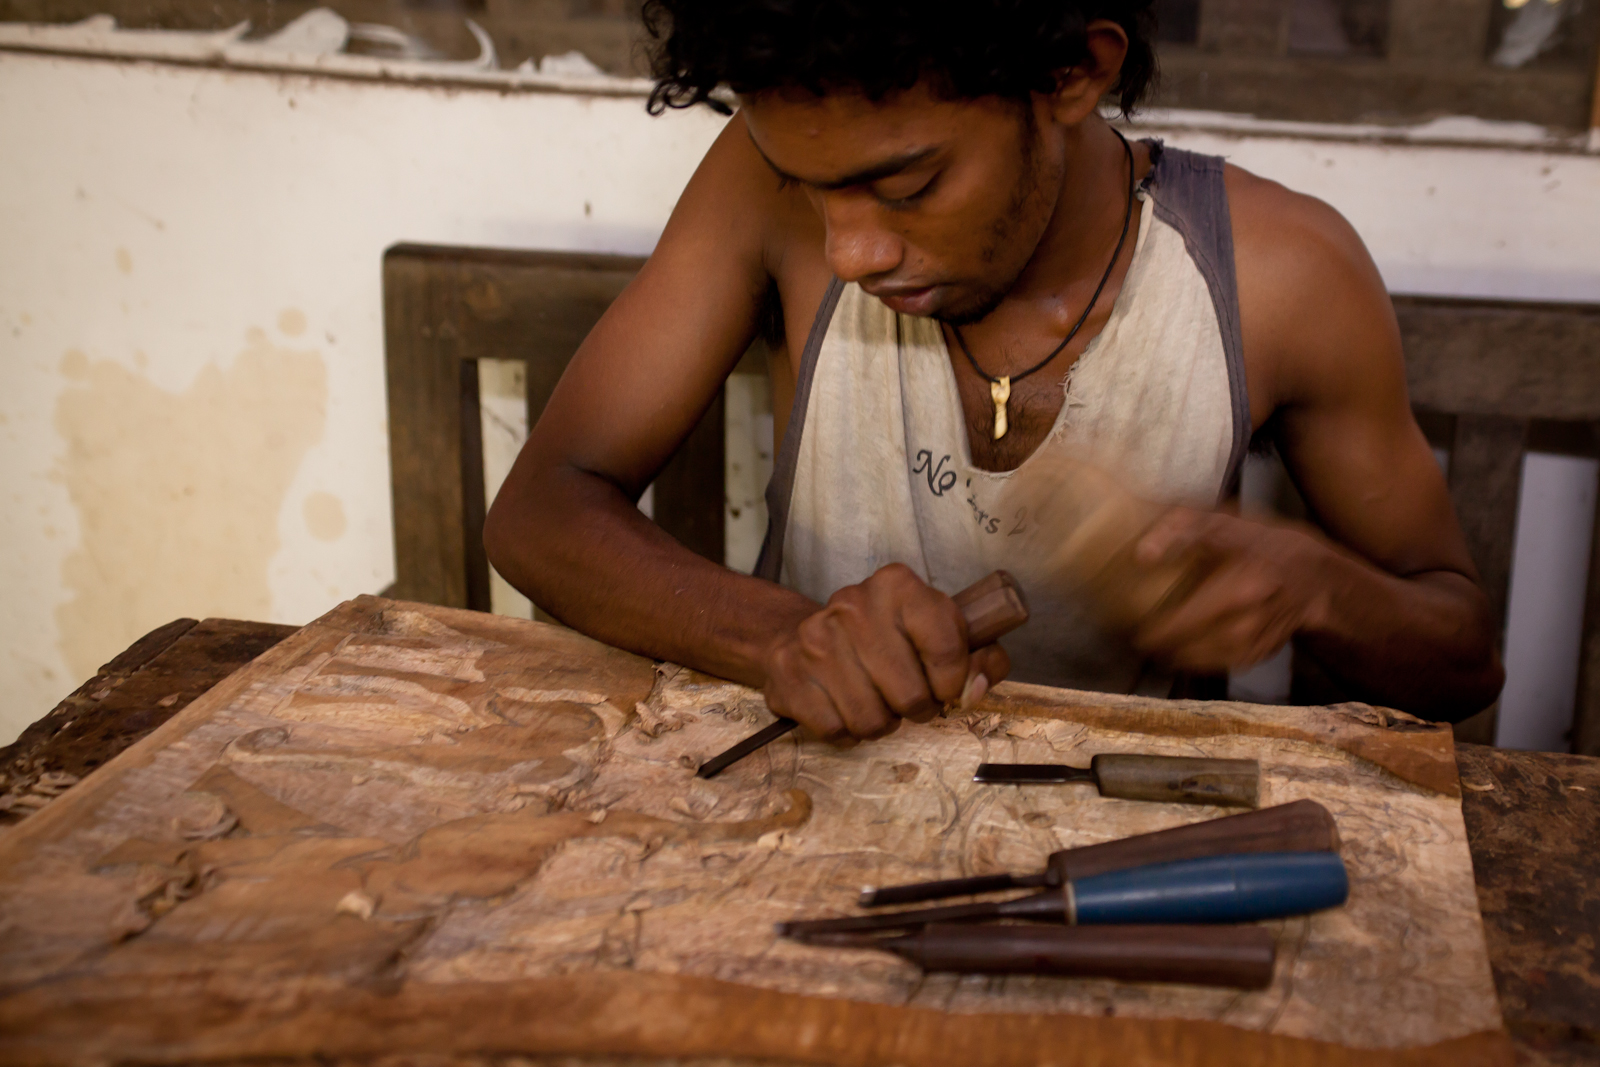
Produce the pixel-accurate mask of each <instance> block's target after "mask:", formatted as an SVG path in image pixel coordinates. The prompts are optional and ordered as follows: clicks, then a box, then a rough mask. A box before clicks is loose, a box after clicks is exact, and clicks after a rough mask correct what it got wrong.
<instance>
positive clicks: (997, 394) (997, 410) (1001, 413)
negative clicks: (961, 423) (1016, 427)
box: [989, 375, 1011, 441]
mask: <svg viewBox="0 0 1600 1067" xmlns="http://www.w3.org/2000/svg"><path fill="white" fill-rule="evenodd" d="M989 397H990V399H992V400H993V401H994V439H995V440H996V441H998V440H1000V438H1002V437H1004V436H1005V435H1006V431H1007V430H1009V429H1010V428H1011V427H1010V425H1009V424H1008V423H1007V422H1006V401H1007V400H1010V399H1011V377H1010V376H1009V375H1007V376H1006V377H1004V378H1001V379H1000V380H999V381H996V382H990V383H989Z"/></svg>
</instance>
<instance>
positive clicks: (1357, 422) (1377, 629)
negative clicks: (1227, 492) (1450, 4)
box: [1140, 168, 1503, 719]
mask: <svg viewBox="0 0 1600 1067" xmlns="http://www.w3.org/2000/svg"><path fill="white" fill-rule="evenodd" d="M1229 193H1230V201H1231V202H1232V204H1233V209H1234V232H1235V240H1236V248H1237V256H1236V259H1237V265H1238V274H1239V292H1240V310H1241V318H1242V320H1243V327H1244V329H1243V333H1244V343H1245V352H1246V361H1247V363H1248V365H1249V369H1250V392H1251V402H1252V407H1253V408H1254V413H1255V418H1256V422H1257V425H1260V424H1261V423H1262V422H1263V421H1265V419H1266V418H1267V417H1268V416H1269V415H1270V416H1272V417H1273V419H1274V426H1275V429H1276V437H1277V443H1278V445H1279V447H1280V448H1281V450H1282V453H1283V456H1284V460H1285V463H1286V464H1287V466H1288V468H1289V471H1290V473H1291V475H1292V476H1293V478H1294V480H1295V483H1296V485H1297V486H1298V487H1299V489H1300V491H1301V493H1302V495H1303V496H1304V497H1305V499H1306V502H1307V504H1308V506H1309V507H1310V509H1311V511H1312V513H1313V516H1314V518H1315V520H1316V522H1317V524H1318V526H1319V527H1320V528H1321V530H1322V531H1323V532H1324V533H1325V534H1326V536H1324V535H1323V534H1322V533H1318V532H1317V531H1314V530H1310V529H1307V528H1298V527H1290V526H1283V525H1267V524H1262V523H1253V522H1249V521H1248V520H1242V519H1237V518H1233V517H1231V516H1227V515H1202V514H1200V513H1194V512H1189V513H1175V514H1174V515H1173V516H1171V517H1170V518H1169V521H1168V522H1166V523H1163V524H1162V526H1161V527H1159V528H1158V529H1157V530H1156V531H1154V532H1153V533H1152V535H1151V537H1150V538H1149V539H1147V543H1146V544H1145V545H1144V546H1142V547H1143V548H1144V550H1145V552H1146V555H1147V557H1148V558H1156V557H1159V556H1161V555H1164V554H1166V553H1169V552H1173V551H1176V550H1178V549H1179V548H1180V547H1182V546H1187V545H1199V546H1202V547H1203V548H1204V550H1205V551H1206V552H1208V553H1209V554H1211V556H1212V557H1213V559H1214V560H1215V561H1216V569H1215V571H1214V572H1213V577H1212V579H1211V580H1210V581H1207V582H1206V583H1204V584H1203V585H1202V586H1201V587H1200V588H1199V589H1198V590H1197V591H1196V593H1195V594H1194V595H1193V596H1191V597H1190V598H1189V600H1188V601H1186V602H1185V603H1184V604H1183V605H1182V606H1180V607H1179V608H1177V609H1176V610H1174V611H1171V612H1169V613H1166V614H1165V615H1164V616H1163V617H1161V618H1159V619H1154V620H1150V622H1149V624H1148V625H1147V626H1146V627H1145V628H1144V629H1143V631H1142V633H1141V635H1140V637H1141V640H1142V642H1143V643H1144V644H1145V645H1146V647H1149V648H1151V649H1152V650H1157V651H1162V652H1165V653H1166V654H1167V655H1168V656H1169V658H1172V659H1173V660H1174V661H1175V662H1177V663H1178V664H1179V665H1180V666H1185V667H1189V668H1192V669H1212V670H1214V669H1218V668H1228V667H1238V666H1244V665H1247V664H1248V663H1250V662H1254V661H1258V660H1259V659H1261V658H1262V657H1264V656H1265V655H1267V654H1270V653H1271V651H1273V649H1275V648H1276V647H1278V646H1279V645H1281V644H1282V642H1283V640H1285V639H1287V638H1289V637H1291V636H1292V637H1293V638H1294V639H1295V641H1296V642H1297V644H1298V646H1299V647H1300V648H1302V649H1303V650H1304V651H1306V652H1309V653H1310V654H1311V655H1312V656H1314V657H1315V658H1316V659H1317V660H1318V661H1319V662H1321V663H1322V664H1323V665H1324V666H1325V667H1326V668H1327V669H1328V670H1329V671H1330V672H1331V673H1332V674H1333V675H1334V676H1335V677H1337V678H1338V679H1339V680H1341V681H1342V682H1343V683H1345V684H1346V685H1348V686H1349V687H1350V688H1351V689H1352V690H1353V691H1354V692H1355V693H1356V694H1357V695H1360V696H1362V697H1364V698H1366V699H1369V700H1372V701H1374V702H1377V703H1382V704H1387V705H1390V706H1393V707H1398V708H1402V709H1405V710H1408V711H1413V712H1417V713H1419V714H1423V715H1427V716H1430V717H1436V718H1449V719H1460V718H1463V717H1465V716H1467V715H1470V714H1472V713H1473V712H1475V711H1477V710H1479V709H1480V708H1482V707H1484V706H1486V705H1487V704H1488V703H1489V702H1491V701H1492V700H1493V699H1494V697H1495V695H1496V694H1497V693H1498V691H1499V687H1500V684H1501V682H1502V680H1503V673H1502V671H1501V668H1500V664H1499V661H1498V657H1497V654H1496V651H1495V641H1494V634H1493V626H1492V623H1491V620H1490V614H1489V607H1488V600H1487V598H1486V597H1485V596H1484V594H1483V591H1482V589H1481V588H1480V587H1479V586H1478V583H1477V572H1476V569H1475V568H1474V566H1473V563H1472V559H1471V556H1470V555H1469V553H1468V552H1467V548H1466V544H1465V542H1464V540H1463V538H1462V536H1461V531H1460V528H1459V526H1458V524H1457V522H1456V518H1455V515H1454V512H1453V511H1452V509H1451V506H1450V498H1449V494H1448V491H1447V490H1446V487H1445V483H1444V479H1443V476H1442V474H1441V472H1440V470H1439V466H1438V464H1437V463H1436V462H1435V460H1434V458H1433V454H1432V452H1431V450H1430V449H1429V447H1428V444H1427V442H1426V440H1425V439H1424V438H1423V436H1422V433H1421V431H1420V430H1419V429H1418V428H1417V425H1416V422H1415V419H1414V418H1413V416H1412V414H1411V409H1410V405H1409V402H1408V399H1407V396H1406V383H1405V367H1404V362H1403V359H1402V356H1401V351H1400V336H1399V328H1398V325H1397V324H1396V322H1395V318H1394V312H1393V308H1392V305H1391V303H1390V301H1389V297H1388V293H1387V292H1386V290H1385V287H1384V285H1383V281H1382V278H1381V277H1380V276H1379V275H1378V272H1377V269H1376V267H1375V266H1374V265H1373V264H1372V261H1371V258H1370V257H1369V256H1368V254H1367V252H1366V249H1365V248H1364V247H1363V246H1362V244H1361V241H1360V239H1359V238H1358V237H1357V236H1356V234H1355V232H1354V230H1353V229H1351V227H1350V226H1349V224H1348V223H1347V222H1345V220H1344V219H1342V218H1341V217H1340V216H1339V215H1338V214H1337V213H1336V212H1335V211H1333V210H1332V209H1331V208H1329V207H1328V206H1327V205H1325V204H1322V203H1320V202H1318V201H1315V200H1312V199H1311V198H1309V197H1304V196H1299V195H1297V194H1294V193H1290V192H1289V191H1287V190H1285V189H1283V188H1282V187H1281V186H1278V185H1276V184H1274V183H1271V182H1266V181H1262V180H1260V179H1257V178H1253V177H1251V176H1250V175H1247V174H1244V173H1243V172H1239V171H1236V170H1233V169H1232V168H1230V173H1229Z"/></svg>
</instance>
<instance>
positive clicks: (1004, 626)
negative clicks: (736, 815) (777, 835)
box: [695, 571, 1028, 778]
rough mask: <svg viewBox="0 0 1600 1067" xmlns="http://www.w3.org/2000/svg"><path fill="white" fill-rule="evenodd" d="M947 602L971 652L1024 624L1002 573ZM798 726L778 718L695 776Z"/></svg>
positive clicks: (1024, 611)
mask: <svg viewBox="0 0 1600 1067" xmlns="http://www.w3.org/2000/svg"><path fill="white" fill-rule="evenodd" d="M950 599H951V600H954V601H955V602H956V606H957V607H958V608H960V609H961V617H962V618H963V619H965V620H966V623H967V647H968V648H971V649H979V648H982V647H984V646H985V645H992V644H994V643H995V642H996V641H998V640H1000V638H1002V637H1004V636H1005V635H1006V634H1008V633H1010V632H1011V631H1012V630H1015V629H1016V628H1017V627H1019V626H1021V625H1022V624H1023V623H1025V622H1027V621H1028V602H1027V600H1026V599H1025V598H1024V597H1023V595H1022V587H1021V586H1019V585H1017V580H1016V579H1015V578H1013V577H1011V575H1010V574H1009V573H1007V572H1006V571H994V572H993V573H991V574H990V575H989V576H988V577H987V578H980V579H979V580H978V581H976V582H974V583H973V584H971V585H969V586H967V587H966V588H965V589H963V590H961V592H959V593H957V594H955V595H954V596H952V597H951V598H950ZM799 725H800V724H799V723H797V722H795V721H794V720H793V719H783V718H780V719H779V720H778V721H776V722H774V723H772V724H771V725H769V726H766V727H764V728H763V729H761V730H758V731H756V732H755V733H753V734H751V735H750V736H749V737H747V738H745V739H744V740H743V741H740V742H739V743H738V744H737V745H734V746H733V747H732V748H730V749H728V750H727V751H726V752H722V753H720V754H718V755H715V756H712V757H711V758H710V759H708V760H706V761H705V762H704V763H702V764H701V765H700V769H699V770H698V771H696V772H695V773H696V774H697V775H698V776H699V777H701V778H715V777H716V776H717V775H719V774H721V773H722V772H723V771H725V770H727V769H728V768H729V767H731V766H733V765H734V764H735V763H738V762H739V761H740V760H742V759H744V758H745V757H746V756H748V755H750V753H752V752H755V751H756V750H757V749H760V748H764V747H766V746H767V745H768V744H770V743H772V742H773V741H776V740H777V739H778V738H780V737H782V736H783V735H784V734H786V733H788V732H789V731H790V730H793V729H794V728H795V727H796V726H799Z"/></svg>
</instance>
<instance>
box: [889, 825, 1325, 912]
mask: <svg viewBox="0 0 1600 1067" xmlns="http://www.w3.org/2000/svg"><path fill="white" fill-rule="evenodd" d="M1338 851H1339V828H1338V827H1337V826H1336V825H1334V821H1333V816H1332V815H1330V814H1329V813H1328V809H1327V808H1325V807H1323V806H1322V805H1321V804H1318V803H1317V802H1316V801H1315V800H1296V801H1294V802H1292V803H1289V804H1278V805H1275V806H1274V807H1270V808H1262V809H1261V810H1260V811H1247V812H1242V813H1240V814H1238V815H1225V816H1223V817H1222V818H1220V819H1205V820H1202V821H1201V822H1197V823H1190V824H1189V825H1187V826H1174V827H1172V828H1171V829H1170V830H1157V831H1156V832H1154V833H1149V834H1135V835H1134V836H1132V837H1124V838H1120V839H1119V840H1116V841H1102V842H1100V843H1099V844H1096V845H1084V846H1083V847H1081V848H1067V849H1062V850H1061V851H1059V852H1052V853H1051V854H1050V857H1049V858H1048V859H1047V860H1046V861H1045V869H1044V870H1042V871H1039V872H1037V873H1035V874H986V875H979V876H977V877H975V878H949V879H945V880H942V881H938V882H917V883H913V884H911V885H891V886H881V887H878V888H874V889H863V890H862V891H861V906H862V907H864V908H877V907H883V906H884V905H886V904H915V903H917V902H918V901H923V900H938V899H940V898H942V897H959V896H968V895H971V894H975V893H995V892H999V891H1000V890H1004V889H1039V888H1044V887H1046V886H1059V885H1061V884H1063V883H1064V882H1067V881H1070V880H1071V879H1074V878H1087V877H1090V876H1091V875H1096V874H1104V873H1106V872H1107V871H1120V870H1125V869H1126V868H1129V867H1142V866H1144V865H1145V864H1149V863H1170V862H1172V861H1174V860H1189V859H1199V858H1200V857H1201V856H1223V855H1237V854H1241V853H1249V852H1338Z"/></svg>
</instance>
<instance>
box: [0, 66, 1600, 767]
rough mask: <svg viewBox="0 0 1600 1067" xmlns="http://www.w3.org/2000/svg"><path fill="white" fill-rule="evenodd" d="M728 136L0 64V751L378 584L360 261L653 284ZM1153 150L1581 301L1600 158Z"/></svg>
mask: <svg viewBox="0 0 1600 1067" xmlns="http://www.w3.org/2000/svg"><path fill="white" fill-rule="evenodd" d="M610 91H611V92H612V93H613V94H614V93H615V92H616V90H615V88H614V87H613V88H612V89H611V90H610ZM720 122H721V120H720V119H718V118H717V117H716V116H714V115H712V114H710V113H708V112H705V111H703V110H702V111H698V112H694V113H689V114H683V113H676V114H673V115H670V116H668V117H665V118H660V119H651V118H649V117H647V116H646V115H645V113H644V110H643V107H642V101H641V100H640V99H639V98H637V97H636V96H635V97H629V96H618V95H607V96H598V95H593V96H586V95H583V94H581V93H572V92H568V93H549V92H532V91H526V90H523V89H518V88H515V87H512V86H510V85H507V86H506V87H504V90H503V91H494V90H487V89H483V88H472V87H466V86H463V85H460V84H436V85H430V84H426V83H415V84H393V83H387V84H386V83H382V82H379V81H376V80H370V81H363V80H359V79H354V78H337V79H336V78H330V77H319V76H316V75H306V74H301V73H275V72H271V71H252V72H244V71H237V70H227V69H215V68H209V67H197V66H178V65H169V64H163V63H157V62H138V63H133V62H126V61H109V60H106V59H95V58H83V57H68V56H61V55H41V54H28V53H22V52H6V51H0V146H3V147H0V152H3V156H4V160H5V163H4V165H3V166H0V432H3V434H4V441H5V452H4V459H3V462H0V479H3V480H0V489H3V490H4V493H5V497H4V499H5V501H6V504H7V507H6V509H5V512H4V519H3V523H4V525H3V527H0V544H3V546H4V548H5V552H4V553H0V582H4V584H5V596H4V606H3V608H0V649H3V658H0V691H3V692H4V693H5V694H6V697H7V699H6V701H5V704H4V706H3V707H0V741H3V740H5V739H7V738H9V737H10V736H11V735H13V734H14V733H15V732H16V731H17V730H19V729H20V728H21V727H22V726H23V725H25V724H26V723H27V722H29V721H31V720H32V719H34V718H36V717H38V716H39V715H40V714H43V713H44V712H45V711H46V710H48V708H49V707H50V706H51V705H52V704H53V703H54V702H55V701H56V700H57V699H59V698H60V697H61V696H62V695H64V694H65V693H66V692H67V691H69V690H70V689H71V688H72V687H73V686H74V685H76V684H77V683H78V682H79V681H81V680H82V679H83V678H85V677H87V676H88V675H89V674H91V673H92V672H93V671H94V670H95V668H96V667H97V666H98V665H99V664H100V663H101V662H103V661H104V660H105V659H107V658H109V657H110V656H111V655H113V654H114V653H116V652H117V651H119V650H120V649H122V648H123V647H124V646H126V645H127V644H128V643H129V642H130V641H132V640H133V639H134V638H136V637H138V636H139V635H140V634H141V633H143V632H145V631H146V630H148V629H150V628H152V627H154V626H156V625H159V624H160V623H163V622H165V621H167V620H169V619H171V618H174V617H178V616H181V615H190V616H197V617H198V616H204V615H208V614H211V615H227V616H234V617H245V618H257V619H272V620H277V621H287V622H303V621H305V620H307V619H310V618H312V617H313V616H315V615H317V614H318V613H320V612H322V611H324V610H325V609H327V608H328V607H329V606H331V605H332V604H334V603H336V602H337V601H339V600H341V599H344V598H346V597H349V596H352V595H354V594H356V593H360V592H371V591H376V590H378V589H380V588H382V587H383V586H384V585H386V584H387V583H388V582H389V581H390V580H391V579H392V574H393V562H392V549H391V545H390V514H389V492H388V471H387V444H386V439H385V430H384V391H383V346H382V332H381V314H380V278H379V261H380V256H381V253H382V251H383V249H384V248H385V247H387V246H388V245H390V244H392V243H394V242H396V241H401V240H410V241H430V242H443V243H465V244H481V245H500V246H515V247H542V248H561V249H591V250H604V251H618V252H635V253H636V252H643V251H647V250H648V249H649V248H650V247H651V246H652V244H653V242H654V239H655V236H656V234H657V233H658V232H659V230H660V228H661V226H662V224H663V222H664V221H665V219H666V216H667V213H668V211H669V210H670V208H671V205H672V203H673V201H674V200H675V198H676V196H677V194H678V192H679V191H680V189H681V188H682V186H683V184H684V182H685V181H686V180H687V179H688V176H689V174H690V173H691V171H692V169H693V167H694V165H695V163H696V161H697V160H698V158H699V157H700V155H701V153H702V152H703V151H704V149H705V147H706V145H707V144H708V143H709V141H710V139H711V138H712V137H713V136H714V134H715V132H716V130H717V129H718V128H719V126H720ZM1161 124H1162V129H1163V130H1164V132H1165V133H1166V134H1167V136H1168V137H1169V139H1170V140H1172V141H1173V142H1175V143H1178V144H1181V145H1184V146H1186V147H1194V148H1198V149H1201V150H1204V151H1218V152H1222V153H1224V154H1227V155H1229V156H1231V157H1232V158H1233V159H1234V160H1235V161H1236V162H1238V163H1240V164H1241V165H1244V166H1247V167H1250V168H1251V169H1255V170H1257V171H1259V172H1262V173H1265V174H1268V175H1270V176H1272V177H1275V178H1278V179H1280V180H1282V181H1284V182H1285V183H1286V184H1289V185H1291V186H1294V187H1296V188H1301V189H1304V190H1307V191H1310V192H1313V193H1315V194H1317V195H1319V196H1322V197H1324V198H1325V199H1328V200H1329V201H1331V202H1332V203H1334V204H1335V205H1336V206H1338V207H1340V208H1341V209H1342V210H1343V211H1345V212H1346V214H1347V215H1349V216H1350V218H1351V219H1352V221H1354V222H1355V224H1356V226H1357V228H1358V229H1360V230H1361V232H1362V233H1363V235H1364V236H1365V237H1366V238H1367V240H1368V241H1369V243H1370V244H1371V245H1372V247H1373V251H1374V254H1375V256H1376V258H1377V260H1378V262H1379V264H1380V266H1381V267H1382V269H1383V271H1384V274H1385V277H1386V278H1388V279H1389V281H1390V283H1391V285H1392V286H1393V287H1395V288H1397V289H1403V290H1406V291H1411V292H1433V293H1470V294H1482V295H1504V296H1520V297H1533V296H1541V297H1557V298H1564V299H1589V300H1600V257H1597V256H1596V254H1595V253H1594V251H1593V250H1594V249H1595V248H1597V247H1600V158H1597V157H1595V156H1588V155H1582V154H1573V153H1568V152H1558V151H1550V150H1539V149H1526V148H1506V147H1503V146H1496V145H1493V144H1487V145H1476V146H1418V145H1404V144H1393V143H1376V142H1372V141H1367V140H1361V139H1355V140H1337V139H1329V138H1328V133H1327V131H1326V130H1324V131H1321V132H1320V133H1316V134H1315V135H1314V136H1302V135H1300V134H1296V135H1295V136H1284V135H1281V134H1279V133H1275V132H1272V131H1270V130H1259V129H1255V128H1253V127H1251V126H1250V125H1249V124H1243V127H1242V129H1243V132H1234V133H1228V132H1219V131H1217V130H1216V129H1211V128H1202V127H1201V126H1198V125H1196V124H1194V123H1192V122H1189V121H1188V119H1187V118H1186V117H1184V116H1163V117H1162V118H1161ZM1157 132H1162V131H1157ZM1492 134H1493V131H1490V135H1491V136H1492Z"/></svg>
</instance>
